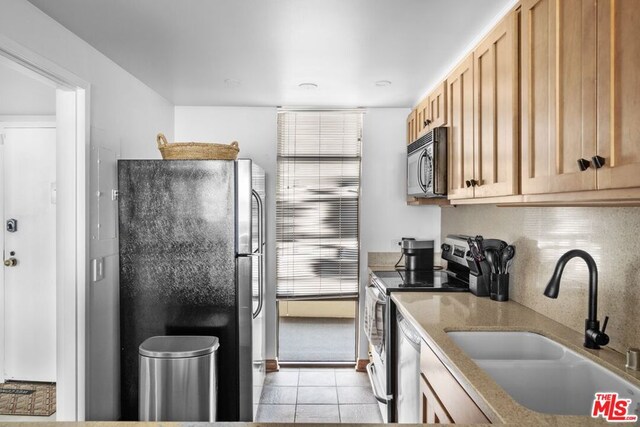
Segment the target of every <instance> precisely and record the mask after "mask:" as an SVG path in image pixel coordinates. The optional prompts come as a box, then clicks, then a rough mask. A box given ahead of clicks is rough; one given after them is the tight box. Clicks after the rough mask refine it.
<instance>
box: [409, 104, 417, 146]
mask: <svg viewBox="0 0 640 427" xmlns="http://www.w3.org/2000/svg"><path fill="white" fill-rule="evenodd" d="M416 115H417V112H416V110H413V111H411V113H410V114H409V116H408V117H407V145H409V144H411V143H412V142H413V141H415V140H416Z"/></svg>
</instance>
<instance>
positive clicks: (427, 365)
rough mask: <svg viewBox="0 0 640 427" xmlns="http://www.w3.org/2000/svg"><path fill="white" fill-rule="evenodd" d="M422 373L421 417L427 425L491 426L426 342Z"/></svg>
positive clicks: (423, 344)
mask: <svg viewBox="0 0 640 427" xmlns="http://www.w3.org/2000/svg"><path fill="white" fill-rule="evenodd" d="M420 370H421V375H420V394H421V399H420V413H421V414H422V422H423V423H430V424H488V423H490V421H489V419H488V418H487V417H486V416H485V415H484V413H482V411H481V410H480V408H478V406H477V405H476V403H475V402H474V401H473V399H472V398H471V397H469V395H468V394H467V393H466V392H465V390H464V388H462V386H461V385H460V384H459V383H458V381H456V379H455V378H454V376H453V375H451V373H450V372H449V370H448V369H447V368H446V367H445V366H444V364H442V362H441V361H440V359H438V356H436V355H435V353H434V352H433V351H432V350H431V348H430V347H429V345H427V343H425V342H424V341H423V342H422V344H421V346H420Z"/></svg>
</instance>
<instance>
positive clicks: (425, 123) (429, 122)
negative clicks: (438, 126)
mask: <svg viewBox="0 0 640 427" xmlns="http://www.w3.org/2000/svg"><path fill="white" fill-rule="evenodd" d="M430 124H431V120H429V119H427V120H425V121H424V127H427V126H429V125H430Z"/></svg>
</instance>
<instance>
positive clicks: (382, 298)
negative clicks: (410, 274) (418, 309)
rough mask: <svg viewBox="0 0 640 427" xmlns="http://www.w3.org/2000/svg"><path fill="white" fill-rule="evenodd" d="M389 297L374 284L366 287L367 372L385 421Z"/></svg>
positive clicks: (386, 417)
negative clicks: (368, 347) (368, 352)
mask: <svg viewBox="0 0 640 427" xmlns="http://www.w3.org/2000/svg"><path fill="white" fill-rule="evenodd" d="M389 304H390V302H389V298H388V297H387V296H386V295H385V294H384V293H383V292H382V291H381V290H380V289H378V287H377V286H375V279H374V284H373V285H371V286H369V287H368V288H367V292H366V295H365V334H366V335H367V338H368V340H369V346H370V348H371V353H370V355H371V363H369V364H368V365H367V373H368V374H369V381H370V383H371V388H372V390H373V394H374V396H375V398H376V400H377V401H378V405H379V406H380V413H381V414H382V419H383V421H384V422H385V423H387V422H389V421H390V418H389V413H390V411H391V407H390V406H391V400H392V398H393V396H392V395H391V394H390V393H389V380H388V372H387V368H388V366H387V363H386V359H387V350H388V342H389V341H388V338H389V336H388V334H389V331H388V320H389V318H388V316H389Z"/></svg>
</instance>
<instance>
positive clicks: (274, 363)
mask: <svg viewBox="0 0 640 427" xmlns="http://www.w3.org/2000/svg"><path fill="white" fill-rule="evenodd" d="M279 370H280V364H279V363H278V359H267V373H269V372H278V371H279Z"/></svg>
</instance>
